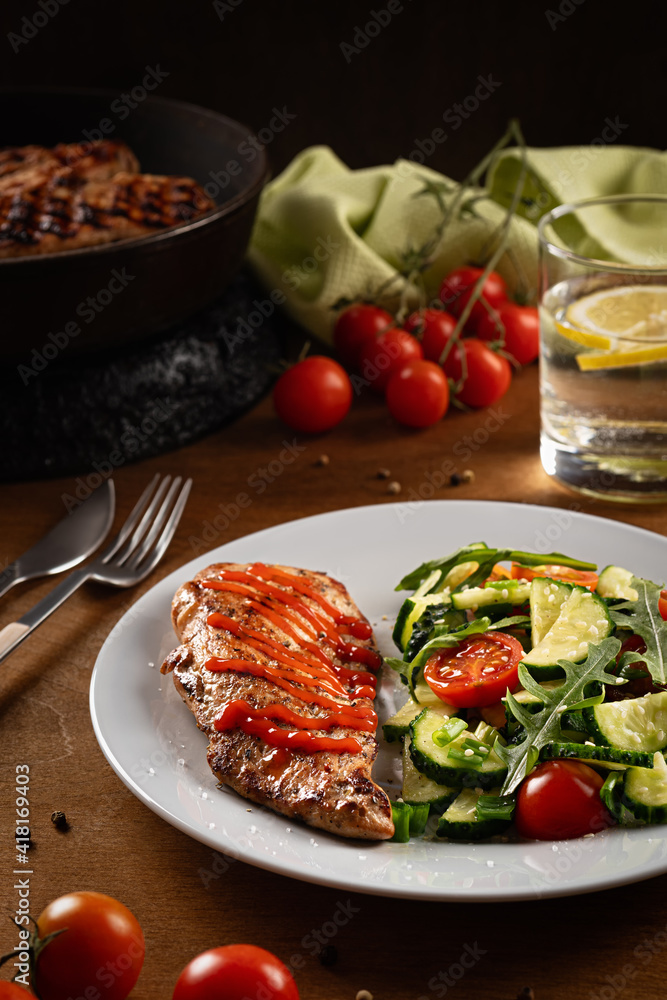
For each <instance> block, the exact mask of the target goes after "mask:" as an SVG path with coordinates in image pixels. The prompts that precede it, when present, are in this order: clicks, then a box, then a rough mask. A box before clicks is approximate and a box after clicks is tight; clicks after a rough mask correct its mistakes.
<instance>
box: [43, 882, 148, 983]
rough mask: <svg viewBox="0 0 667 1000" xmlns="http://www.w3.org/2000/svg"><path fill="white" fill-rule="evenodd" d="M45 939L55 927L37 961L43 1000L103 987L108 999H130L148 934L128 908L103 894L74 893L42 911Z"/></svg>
mask: <svg viewBox="0 0 667 1000" xmlns="http://www.w3.org/2000/svg"><path fill="white" fill-rule="evenodd" d="M37 926H38V928H39V936H40V938H45V937H46V936H47V935H48V934H52V933H53V932H54V931H59V930H62V931H63V933H62V934H58V936H57V937H55V938H53V940H51V941H49V943H48V944H47V945H46V946H45V947H44V949H43V951H42V952H41V953H40V956H39V958H38V960H37V973H36V977H35V984H34V985H35V987H36V990H37V992H38V993H39V996H40V997H41V998H42V1000H69V998H71V997H83V996H88V995H89V994H90V993H91V990H92V989H94V990H95V991H96V992H98V991H100V990H101V989H102V988H103V989H104V1000H125V998H126V997H127V996H128V995H129V994H130V991H131V990H132V989H133V987H134V984H135V983H136V981H137V979H138V978H139V973H140V972H141V967H142V965H143V962H144V950H145V948H144V936H143V934H142V931H141V927H140V925H139V922H138V920H137V919H136V917H135V916H134V915H133V914H132V913H131V912H130V911H129V910H128V908H127V907H126V906H124V905H123V904H122V903H119V902H118V900H117V899H112V898H111V896H105V895H103V894H102V893H100V892H71V893H69V894H68V895H66V896H60V897H59V898H58V899H55V900H54V901H53V902H52V903H49V904H48V906H47V907H46V908H45V909H44V910H43V912H42V913H41V914H40V916H39V918H38V920H37Z"/></svg>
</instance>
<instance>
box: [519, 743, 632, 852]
mask: <svg viewBox="0 0 667 1000" xmlns="http://www.w3.org/2000/svg"><path fill="white" fill-rule="evenodd" d="M603 784H604V779H603V778H601V777H600V775H599V774H598V773H597V771H594V770H593V768H592V767H588V766H587V765H586V764H581V763H580V762H579V761H575V760H548V761H545V762H544V763H543V764H538V765H537V767H536V768H535V770H534V771H533V772H532V773H531V774H529V775H528V777H527V778H525V779H524V781H523V783H522V784H521V786H520V788H519V794H518V795H517V801H516V812H515V814H514V819H515V822H516V828H517V832H518V834H519V836H521V837H526V838H527V839H528V840H569V839H570V838H571V837H583V836H585V834H587V833H598V832H599V831H600V830H604V828H605V827H607V826H611V825H612V824H613V822H614V820H613V818H612V816H611V815H610V813H609V812H608V810H607V808H606V806H605V805H604V803H603V802H602V799H601V798H600V789H601V788H602V786H603Z"/></svg>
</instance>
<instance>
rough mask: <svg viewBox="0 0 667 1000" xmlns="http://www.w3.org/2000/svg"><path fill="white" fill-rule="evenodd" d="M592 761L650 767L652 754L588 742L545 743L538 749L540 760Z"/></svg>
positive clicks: (603, 764) (605, 765)
mask: <svg viewBox="0 0 667 1000" xmlns="http://www.w3.org/2000/svg"><path fill="white" fill-rule="evenodd" d="M562 759H566V760H581V761H593V762H594V763H596V764H599V765H600V766H601V767H607V766H608V765H610V764H612V765H613V764H616V765H618V764H622V765H624V766H625V767H651V766H652V761H653V755H652V754H650V753H642V752H641V751H639V750H619V749H617V747H596V746H593V745H591V744H590V743H546V744H545V745H544V746H543V747H542V749H541V750H540V760H562Z"/></svg>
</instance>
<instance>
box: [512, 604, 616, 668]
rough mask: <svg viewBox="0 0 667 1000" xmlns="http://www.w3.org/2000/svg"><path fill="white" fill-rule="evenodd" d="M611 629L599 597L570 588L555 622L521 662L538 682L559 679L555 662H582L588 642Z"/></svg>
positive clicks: (610, 623)
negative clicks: (569, 592) (570, 591)
mask: <svg viewBox="0 0 667 1000" xmlns="http://www.w3.org/2000/svg"><path fill="white" fill-rule="evenodd" d="M613 628H614V624H613V622H612V620H611V616H610V614H609V609H608V608H607V605H606V604H605V602H604V601H603V600H602V598H601V597H599V596H598V595H597V594H592V593H591V591H590V590H587V589H586V588H585V587H579V586H574V587H573V588H572V593H571V594H570V595H569V597H567V599H566V600H565V601H564V602H563V604H562V605H561V609H560V613H559V615H558V618H557V619H556V621H555V622H554V623H553V625H552V626H551V628H550V629H549V631H548V632H547V633H546V635H545V636H544V638H543V639H542V640H541V642H539V643H538V645H537V646H534V647H533V648H532V649H531V651H530V652H529V653H526V654H525V655H524V657H523V662H524V663H525V665H526V666H527V667H528V669H529V671H530V673H531V674H532V675H533V677H535V678H536V679H538V680H542V679H546V678H547V677H554V676H561V675H562V670H561V669H560V667H559V666H558V660H572V661H573V662H574V663H578V662H579V661H581V660H585V659H586V656H587V654H588V645H589V643H596V642H600V641H601V640H602V639H606V637H607V636H608V635H610V634H611V633H612V631H613Z"/></svg>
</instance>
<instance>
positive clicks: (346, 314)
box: [333, 302, 394, 369]
mask: <svg viewBox="0 0 667 1000" xmlns="http://www.w3.org/2000/svg"><path fill="white" fill-rule="evenodd" d="M393 322H394V319H393V317H392V316H391V315H390V314H389V313H388V312H386V310H384V309H380V308H378V306H373V305H370V304H367V303H365V302H362V303H361V304H359V305H355V306H348V308H347V309H344V310H343V312H342V313H341V314H340V316H339V317H338V319H337V320H336V325H335V326H334V334H333V338H334V347H335V348H336V354H337V355H338V357H339V358H340V360H341V362H342V364H344V365H345V366H346V368H351V369H354V368H357V367H358V365H359V354H360V351H361V345H362V344H363V343H364V341H366V340H374V339H375V338H376V337H377V335H378V334H380V333H383V332H384V331H385V330H387V329H388V328H389V327H390V326H391V325H392V323H393Z"/></svg>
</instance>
